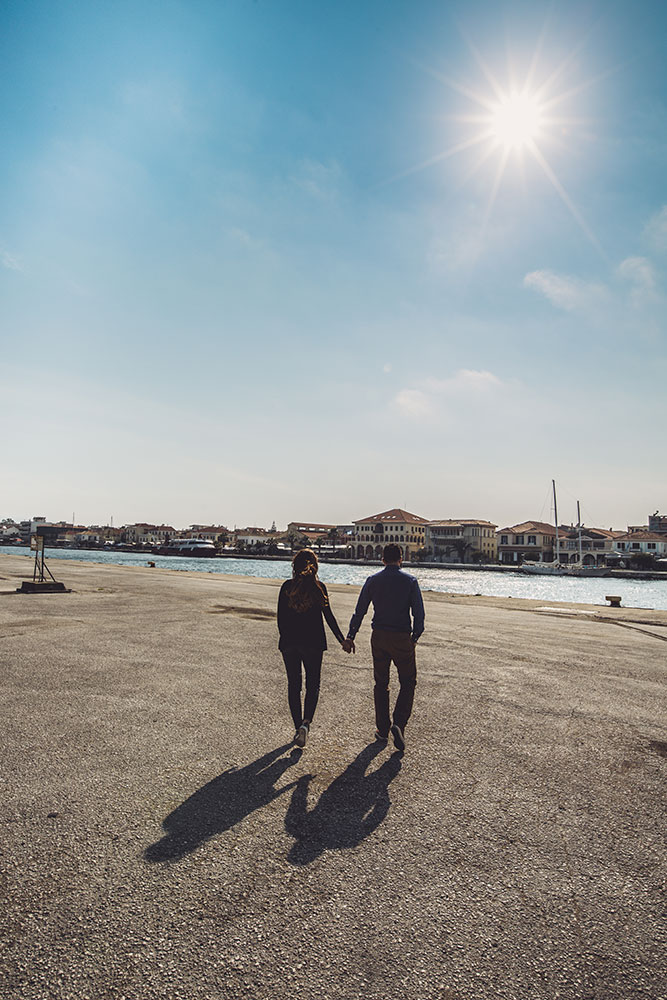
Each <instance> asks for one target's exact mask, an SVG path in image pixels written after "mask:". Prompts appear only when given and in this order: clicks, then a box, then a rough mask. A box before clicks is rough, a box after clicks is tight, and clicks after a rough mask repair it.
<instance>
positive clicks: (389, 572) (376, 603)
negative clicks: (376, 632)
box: [348, 563, 424, 642]
mask: <svg viewBox="0 0 667 1000" xmlns="http://www.w3.org/2000/svg"><path fill="white" fill-rule="evenodd" d="M371 601H372V602H373V608H374V612H375V613H374V615H373V621H372V622H371V626H372V628H374V629H375V628H377V629H386V631H388V632H409V633H412V638H413V640H414V641H415V642H416V641H417V639H418V638H419V636H420V635H421V634H422V632H423V631H424V602H423V600H422V595H421V590H420V589H419V584H418V583H417V580H416V578H415V577H414V576H410V574H409V573H405V572H404V571H403V570H402V569H401V568H400V566H399V565H398V564H397V563H390V564H389V565H388V566H385V568H384V569H382V570H380V572H379V573H374V574H373V576H369V577H368V579H367V580H366V583H365V584H364V585H363V587H362V588H361V593H360V594H359V600H358V601H357V606H356V608H355V610H354V614H353V615H352V618H351V619H350V628H349V631H348V638H350V639H354V637H355V635H356V634H357V632H358V631H359V628H360V626H361V623H362V621H363V619H364V615H365V614H366V612H367V611H368V606H369V604H370V603H371ZM410 612H412V621H411V620H410Z"/></svg>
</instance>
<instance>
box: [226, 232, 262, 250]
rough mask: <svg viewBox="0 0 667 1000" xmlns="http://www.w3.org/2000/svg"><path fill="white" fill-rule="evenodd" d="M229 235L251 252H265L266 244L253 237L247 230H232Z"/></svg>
mask: <svg viewBox="0 0 667 1000" xmlns="http://www.w3.org/2000/svg"><path fill="white" fill-rule="evenodd" d="M229 235H230V236H231V237H232V239H233V240H235V241H236V242H237V243H240V244H241V245H242V246H244V247H247V248H248V249H249V250H263V249H264V247H265V246H266V242H265V241H264V240H263V239H260V238H258V237H256V236H251V235H250V233H248V232H246V230H245V229H230V230H229Z"/></svg>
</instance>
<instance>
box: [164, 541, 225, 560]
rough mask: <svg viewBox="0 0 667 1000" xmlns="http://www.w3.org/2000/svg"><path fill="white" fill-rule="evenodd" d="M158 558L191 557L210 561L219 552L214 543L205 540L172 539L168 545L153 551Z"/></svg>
mask: <svg viewBox="0 0 667 1000" xmlns="http://www.w3.org/2000/svg"><path fill="white" fill-rule="evenodd" d="M152 552H153V555H156V556H189V557H190V559H210V558H211V556H217V554H218V552H217V549H216V547H215V545H214V544H213V542H209V541H207V540H206V539H205V538H172V539H171V541H170V542H169V544H168V545H160V546H158V548H156V549H152Z"/></svg>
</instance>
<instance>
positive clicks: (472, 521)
mask: <svg viewBox="0 0 667 1000" xmlns="http://www.w3.org/2000/svg"><path fill="white" fill-rule="evenodd" d="M428 523H429V524H432V525H435V527H436V528H443V527H445V526H446V525H457V524H472V525H476V524H479V525H483V526H484V527H485V528H496V527H497V525H495V524H492V523H491V521H479V520H477V521H476V520H475V519H474V518H465V517H459V518H455V519H452V518H450V519H448V520H445V521H429V522H428Z"/></svg>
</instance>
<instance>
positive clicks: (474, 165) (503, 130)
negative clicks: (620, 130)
mask: <svg viewBox="0 0 667 1000" xmlns="http://www.w3.org/2000/svg"><path fill="white" fill-rule="evenodd" d="M468 47H469V49H470V51H471V53H472V54H473V56H474V58H475V61H476V63H477V65H478V67H479V69H480V70H481V71H482V76H483V79H484V81H485V82H484V83H482V85H481V87H480V86H479V85H478V86H474V85H473V86H471V85H468V84H464V83H462V82H460V81H458V80H456V79H453V78H451V77H447V76H444V75H443V74H442V73H441V72H438V71H437V70H435V69H431V68H429V67H428V66H425V67H422V68H423V69H424V70H425V71H426V72H428V73H430V74H431V75H432V76H434V77H435V78H436V79H437V80H438V81H439V82H441V83H443V84H444V85H445V86H446V87H447V88H448V89H450V90H453V91H456V92H457V93H458V94H459V95H460V96H462V97H463V98H465V100H466V102H467V103H468V106H469V110H468V111H467V112H466V111H464V110H463V109H462V113H458V114H447V115H445V116H444V120H445V121H450V122H456V123H457V125H458V129H459V136H458V138H457V139H455V141H454V142H453V143H452V144H451V145H450V146H449V147H448V148H446V149H444V150H442V151H440V152H437V153H435V154H434V155H433V156H430V157H428V158H427V159H426V160H423V161H422V162H421V163H417V164H414V165H413V166H411V167H408V168H407V169H406V170H403V171H401V173H399V174H397V175H395V176H394V177H392V178H390V180H392V181H393V180H398V179H399V178H401V177H405V176H406V175H408V174H412V173H414V172H416V171H419V170H424V169H425V168H427V167H432V166H434V165H435V164H436V163H441V162H442V161H443V160H447V159H449V158H451V157H454V156H459V155H464V156H467V157H471V160H470V166H469V168H468V170H467V172H466V177H465V179H466V180H467V179H468V178H469V177H471V176H472V175H473V174H475V173H477V172H479V171H481V169H482V167H483V166H484V165H485V164H492V165H493V164H495V167H492V172H491V183H490V190H489V196H488V203H487V206H486V212H485V223H484V225H486V222H487V221H488V219H489V217H490V215H491V212H492V210H493V207H494V204H495V202H496V199H497V198H498V195H499V192H500V188H501V184H502V182H503V179H504V177H505V175H506V174H507V173H508V172H509V171H511V170H512V168H514V169H518V170H519V171H520V173H521V177H522V178H523V179H524V188H525V181H526V179H527V178H528V168H529V167H530V165H531V164H534V165H535V166H536V167H537V168H538V171H540V172H541V173H542V174H543V175H544V176H545V177H546V178H547V179H548V181H549V183H550V184H551V185H552V187H553V188H554V189H555V191H556V192H557V194H558V196H559V198H560V199H561V201H562V202H563V204H564V205H565V206H566V208H567V209H568V210H569V212H570V214H571V215H572V217H573V218H574V220H575V221H576V222H577V224H578V225H579V226H580V228H581V229H582V231H583V232H584V233H585V235H586V236H587V237H588V239H589V240H590V241H591V242H592V243H593V245H594V246H595V247H596V248H597V249H598V250H601V248H600V245H599V242H598V240H597V239H596V237H595V235H594V234H593V233H592V232H591V230H590V228H589V227H588V225H587V224H586V222H585V220H584V218H583V216H582V214H581V212H580V211H579V209H578V208H577V207H576V205H575V204H574V202H573V201H572V199H571V198H570V196H569V195H568V193H567V191H566V190H565V188H564V186H563V184H562V182H561V181H560V179H559V177H558V176H557V173H556V170H555V169H554V167H553V166H552V164H551V163H550V162H549V161H550V156H551V153H552V151H553V150H556V152H557V155H558V153H560V152H565V151H566V149H567V145H568V143H571V142H572V141H573V139H574V136H575V130H578V127H579V126H581V125H582V124H583V125H585V126H587V128H589V127H590V126H589V124H588V123H587V122H586V119H582V118H581V117H580V111H579V109H577V111H578V112H579V113H578V114H577V115H576V117H572V114H571V111H572V110H573V99H574V98H575V97H576V96H577V95H578V94H580V93H581V91H583V90H585V89H586V88H587V87H589V86H591V84H592V83H594V82H595V79H592V80H582V81H580V82H576V81H575V80H573V79H568V74H569V72H570V70H571V66H572V62H573V59H574V55H575V53H572V54H570V55H568V56H566V57H565V58H564V59H563V60H562V62H561V63H560V64H557V65H555V66H554V67H553V68H551V69H549V68H547V67H545V69H544V70H543V71H540V65H539V64H540V63H541V61H542V60H541V49H542V42H541V41H540V42H539V43H538V45H537V47H536V49H535V52H534V55H533V57H532V59H531V61H530V64H529V65H528V66H527V67H525V68H524V71H523V72H522V69H521V67H520V66H519V65H517V64H515V63H514V60H512V59H511V58H510V62H509V65H508V72H507V77H506V83H505V85H504V86H503V83H502V82H501V80H500V79H499V78H498V77H497V76H496V74H495V73H494V72H493V71H492V70H491V67H490V65H489V64H488V63H487V62H486V61H485V60H484V59H483V58H482V56H481V55H480V53H479V52H478V51H477V49H476V48H475V47H474V45H472V43H471V42H468ZM566 108H569V109H570V114H567V113H566V110H565V109H566ZM440 120H443V119H442V118H441V119H440ZM583 134H584V135H587V134H590V132H589V131H586V132H584V133H583Z"/></svg>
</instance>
